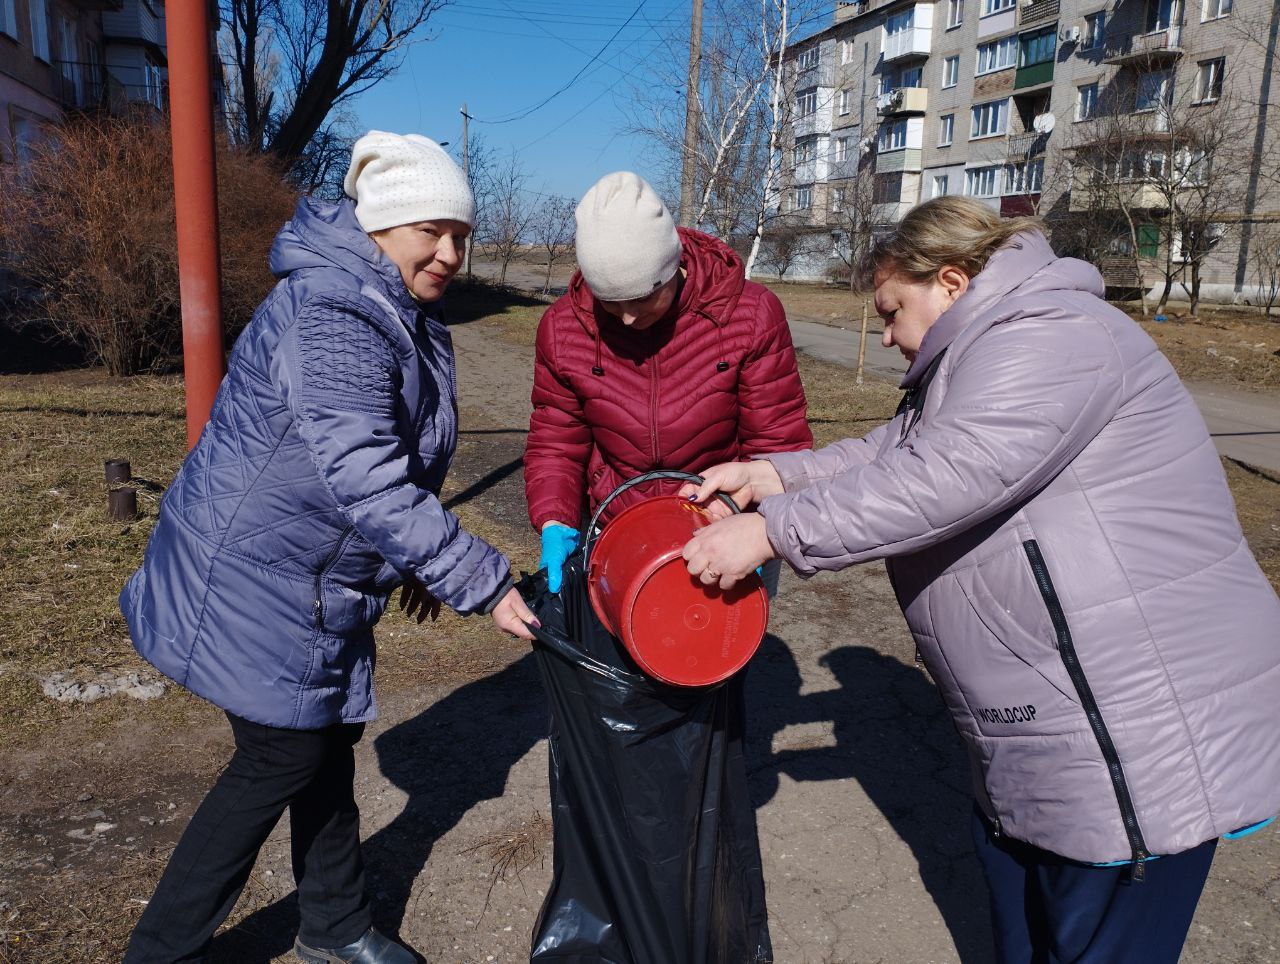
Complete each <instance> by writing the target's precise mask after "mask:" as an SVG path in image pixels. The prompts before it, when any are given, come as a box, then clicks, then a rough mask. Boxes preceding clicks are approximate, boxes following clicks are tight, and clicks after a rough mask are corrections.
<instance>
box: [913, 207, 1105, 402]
mask: <svg viewBox="0 0 1280 964" xmlns="http://www.w3.org/2000/svg"><path fill="white" fill-rule="evenodd" d="M1105 290H1106V289H1105V285H1104V283H1103V280H1102V275H1101V274H1099V273H1098V269H1097V268H1095V267H1094V266H1093V265H1091V264H1089V263H1088V262H1087V261H1078V260H1077V259H1075V258H1059V257H1057V256H1056V255H1055V254H1054V253H1053V248H1051V247H1050V246H1049V242H1048V240H1047V239H1046V238H1045V236H1044V235H1043V234H1041V233H1040V232H1038V231H1023V232H1021V233H1020V234H1015V235H1014V236H1013V237H1012V238H1010V239H1009V241H1008V242H1007V243H1006V244H1005V245H1003V246H1002V247H1001V248H1000V249H999V250H997V251H996V253H995V254H993V255H992V256H991V260H990V261H988V262H987V266H986V267H985V268H983V269H982V270H981V271H980V272H978V274H977V275H976V276H975V277H974V278H973V279H972V280H971V281H970V282H969V290H967V291H966V292H965V293H964V294H963V295H961V296H960V297H959V298H957V299H956V302H955V304H953V305H952V306H951V307H950V308H948V309H947V310H946V311H944V312H943V313H942V314H941V315H939V316H938V320H937V321H935V322H934V323H933V325H931V326H930V328H929V330H928V331H927V332H925V336H924V340H923V341H922V342H921V343H920V352H919V354H917V355H916V360H915V361H914V362H912V363H911V367H910V368H908V369H907V373H906V375H904V376H903V379H902V382H901V385H900V387H902V388H914V387H916V386H917V385H918V384H919V382H920V379H921V378H922V377H923V376H924V373H925V372H926V371H928V370H929V366H930V365H931V364H933V362H934V360H935V359H937V357H938V356H939V355H940V354H942V353H943V352H944V351H945V350H946V349H947V348H948V346H950V345H951V343H952V342H954V341H955V340H956V337H957V336H958V335H959V334H960V333H961V332H962V331H964V330H965V329H966V328H968V327H969V325H970V324H972V323H973V321H974V319H976V318H978V317H980V316H982V315H984V314H986V313H987V312H988V311H990V310H991V309H992V308H993V307H995V306H996V305H997V304H999V303H1000V302H1001V301H1003V300H1004V299H1006V298H1009V297H1023V296H1025V295H1031V294H1048V293H1050V292H1054V291H1084V292H1087V293H1089V294H1091V295H1095V296H1097V297H1099V298H1101V297H1102V296H1103V295H1104V293H1105Z"/></svg>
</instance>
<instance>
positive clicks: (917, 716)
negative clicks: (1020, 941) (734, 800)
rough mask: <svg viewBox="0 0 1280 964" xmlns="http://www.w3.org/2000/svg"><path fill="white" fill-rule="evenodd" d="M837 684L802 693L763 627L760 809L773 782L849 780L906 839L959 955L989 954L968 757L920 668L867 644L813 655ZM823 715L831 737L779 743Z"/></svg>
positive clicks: (750, 710)
mask: <svg viewBox="0 0 1280 964" xmlns="http://www.w3.org/2000/svg"><path fill="white" fill-rule="evenodd" d="M821 665H822V666H824V667H825V668H826V669H827V670H829V671H830V672H831V674H832V675H833V676H834V677H835V679H836V680H837V682H838V683H839V687H838V688H837V689H832V690H825V691H821V692H814V693H809V694H804V695H802V694H801V682H802V681H801V676H800V670H799V667H798V666H797V665H796V661H795V658H794V656H792V654H791V650H790V649H789V648H788V647H787V644H786V643H785V642H783V641H782V640H781V639H779V638H778V637H777V636H774V635H772V634H770V635H768V636H766V637H765V639H764V642H763V644H762V645H761V648H760V651H759V652H758V653H757V654H756V657H755V659H754V660H753V661H752V664H751V670H750V673H749V675H748V677H747V747H746V752H747V766H748V770H749V772H750V782H751V795H752V798H753V801H754V802H755V805H756V808H757V809H759V808H760V807H763V806H764V805H765V804H767V803H768V802H769V801H770V800H772V799H773V797H774V795H775V794H776V793H777V791H778V780H779V776H780V775H781V774H784V773H785V774H786V775H787V776H788V777H790V778H791V779H793V780H796V781H802V782H803V781H811V780H849V779H852V780H856V781H857V782H858V785H859V786H860V787H861V788H862V790H863V792H864V793H865V794H866V795H867V797H868V798H869V799H870V801H871V802H872V803H873V804H874V805H875V806H876V808H877V809H879V811H880V812H881V813H882V814H883V815H884V818H885V820H886V821H887V822H888V823H889V825H890V826H892V827H893V830H894V832H895V833H896V834H897V835H898V836H899V837H900V838H901V839H902V841H903V842H904V843H905V844H906V845H907V846H908V847H909V848H910V850H911V853H912V856H913V857H914V858H915V860H916V862H917V864H918V868H917V869H918V872H919V874H920V879H921V882H922V883H923V885H924V887H925V889H926V890H927V891H928V893H929V896H930V897H931V898H932V899H933V902H934V904H935V905H936V906H937V908H938V911H939V913H940V914H941V915H942V918H943V920H944V922H945V923H946V926H947V929H948V930H949V931H950V932H951V936H952V939H953V940H954V941H955V945H956V950H957V952H958V953H959V955H960V958H961V959H962V960H965V961H970V960H985V959H986V958H987V957H989V956H990V953H991V938H990V929H989V923H988V920H987V916H986V914H987V911H986V902H985V900H984V899H983V897H982V895H984V894H985V893H986V889H985V884H984V883H983V881H982V876H981V872H980V870H979V868H978V864H977V861H976V860H974V859H973V858H972V857H971V853H972V847H971V845H970V843H969V835H968V827H969V811H970V807H971V806H972V803H971V797H970V794H969V792H968V789H967V785H966V783H965V782H964V781H967V779H968V762H967V760H966V759H965V757H964V751H963V748H962V747H961V745H960V742H959V739H958V737H957V736H956V733H955V730H954V729H953V727H952V724H951V720H950V717H949V715H948V714H947V712H946V710H945V707H944V706H943V705H942V701H941V699H940V698H939V696H938V692H937V690H936V689H935V687H934V685H933V683H932V682H931V681H930V680H929V679H928V677H927V676H925V674H924V673H923V672H922V671H921V670H920V669H918V668H916V667H913V666H905V665H903V664H902V663H901V662H900V661H898V660H897V659H894V658H893V657H891V656H886V655H883V654H881V653H878V652H876V651H875V650H874V649H872V648H870V647H868V646H842V647H839V648H837V649H833V650H830V651H829V652H827V653H826V654H825V655H824V656H823V657H822V659H821ZM813 723H818V724H823V723H828V724H830V725H831V733H832V736H833V737H834V742H835V745H834V746H830V745H823V746H811V747H806V746H803V745H799V746H796V747H794V748H791V747H788V746H786V745H782V746H777V747H776V746H775V737H776V736H777V735H778V734H782V733H783V731H784V730H785V729H786V728H787V727H790V726H795V725H796V724H813Z"/></svg>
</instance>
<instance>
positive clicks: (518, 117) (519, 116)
mask: <svg viewBox="0 0 1280 964" xmlns="http://www.w3.org/2000/svg"><path fill="white" fill-rule="evenodd" d="M645 2H646V0H640V3H639V4H637V5H636V8H635V10H633V11H632V12H631V16H629V17H628V18H627V20H626V22H625V23H624V24H623V25H622V26H621V27H619V28H618V29H617V30H615V31H614V33H613V36H612V37H610V38H609V39H608V40H607V41H605V44H604V46H603V47H601V48H600V49H599V50H598V51H596V53H595V54H594V55H593V56H592V57H591V59H590V60H588V61H587V62H586V63H585V64H583V65H582V68H581V69H580V70H579V71H578V72H577V73H576V74H574V75H573V76H572V77H571V78H570V79H569V82H568V83H567V84H565V85H564V86H563V87H561V88H560V89H559V90H557V91H555V92H553V93H551V94H549V95H548V96H546V97H544V98H543V99H542V100H540V101H539V102H538V103H536V104H534V105H533V106H532V107H530V108H528V109H527V110H524V111H521V112H518V113H516V114H515V115H513V116H511V117H505V118H502V119H500V120H490V121H486V120H479V119H476V118H473V120H476V122H477V123H480V124H510V123H511V122H512V121H518V120H521V119H523V118H525V117H528V116H529V115H530V114H532V113H533V112H534V111H536V110H540V109H541V108H543V107H545V106H546V105H547V104H549V103H551V101H552V100H554V99H555V98H557V97H559V96H560V95H561V94H563V93H564V92H565V91H566V90H568V89H569V88H570V87H572V86H573V85H574V84H575V83H577V82H578V78H580V77H581V76H582V75H583V74H584V73H586V71H587V68H588V67H590V66H591V65H592V64H593V63H595V62H596V61H597V60H599V59H600V56H601V55H602V54H603V53H604V52H605V51H606V50H608V49H609V45H610V44H612V43H613V42H614V41H615V40H617V39H618V35H619V34H620V33H622V31H623V29H624V28H625V27H626V26H627V24H629V23H631V21H632V20H634V19H635V18H636V17H637V16H638V15H639V13H640V11H641V10H642V9H644V5H645Z"/></svg>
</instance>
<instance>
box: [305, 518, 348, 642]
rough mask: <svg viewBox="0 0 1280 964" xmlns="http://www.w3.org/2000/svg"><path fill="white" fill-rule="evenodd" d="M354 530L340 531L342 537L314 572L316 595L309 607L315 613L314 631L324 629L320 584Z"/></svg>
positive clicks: (321, 585) (322, 588) (322, 597)
mask: <svg viewBox="0 0 1280 964" xmlns="http://www.w3.org/2000/svg"><path fill="white" fill-rule="evenodd" d="M355 529H356V527H355V526H353V525H348V526H347V527H346V528H345V529H343V530H342V535H340V536H338V541H337V542H336V543H334V546H333V548H332V549H330V550H329V554H328V555H327V556H325V557H324V562H323V563H321V565H320V568H319V569H317V570H316V579H315V590H316V595H315V602H314V603H313V604H312V607H311V608H312V610H313V611H314V613H315V619H316V629H324V585H323V583H322V580H323V579H324V574H325V573H326V572H328V571H329V568H330V567H331V566H333V564H334V563H336V562H337V561H338V556H339V555H340V554H341V553H342V548H343V546H345V545H346V544H347V539H348V537H349V536H350V535H351V533H353V532H354V531H355Z"/></svg>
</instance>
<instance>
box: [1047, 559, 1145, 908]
mask: <svg viewBox="0 0 1280 964" xmlns="http://www.w3.org/2000/svg"><path fill="white" fill-rule="evenodd" d="M1022 548H1023V549H1024V550H1026V553H1027V559H1028V560H1029V561H1030V562H1031V571H1032V573H1033V574H1034V575H1035V579H1036V585H1037V586H1038V587H1039V589H1040V595H1041V596H1042V597H1043V598H1044V604H1045V607H1046V608H1047V609H1048V610H1049V619H1050V621H1051V622H1052V623H1053V630H1054V633H1055V634H1056V635H1057V638H1058V655H1059V656H1060V657H1061V658H1062V662H1063V665H1064V666H1066V668H1067V675H1068V676H1070V677H1071V683H1072V685H1073V686H1075V690H1076V694H1077V695H1078V696H1079V697H1080V706H1081V708H1083V709H1084V713H1085V716H1086V717H1087V718H1088V720H1089V727H1090V728H1091V729H1092V730H1093V736H1094V739H1096V740H1097V741H1098V748H1099V749H1100V750H1101V751H1102V757H1103V759H1104V760H1105V761H1106V763H1107V771H1108V772H1109V773H1110V775H1111V786H1112V789H1113V790H1114V791H1115V795H1116V803H1117V804H1119V806H1120V819H1121V821H1122V822H1123V823H1124V831H1125V835H1126V836H1127V837H1128V838H1129V849H1130V850H1131V851H1132V852H1133V870H1132V879H1133V881H1134V882H1135V883H1141V882H1142V881H1143V880H1145V879H1146V868H1145V861H1146V860H1147V858H1148V857H1150V856H1151V853H1150V851H1148V850H1147V844H1146V841H1145V840H1143V838H1142V828H1141V827H1139V826H1138V814H1137V812H1136V811H1135V810H1134V806H1133V797H1132V796H1130V794H1129V784H1128V781H1126V780H1125V776H1124V767H1122V766H1121V764H1120V754H1119V753H1117V752H1116V745H1115V743H1114V742H1113V741H1112V739H1111V734H1110V733H1109V732H1108V731H1107V724H1106V722H1105V721H1104V720H1103V719H1102V713H1101V711H1100V710H1099V709H1098V702H1097V700H1095V699H1094V697H1093V690H1092V689H1091V688H1090V686H1089V680H1088V679H1087V678H1086V677H1085V674H1084V668H1083V667H1082V666H1081V665H1080V657H1079V656H1078V655H1077V654H1076V647H1075V643H1074V642H1073V641H1072V639H1071V629H1070V627H1068V626H1067V617H1066V614H1065V613H1063V611H1062V603H1061V602H1060V601H1059V599H1058V594H1057V592H1056V591H1055V590H1054V588H1053V581H1052V580H1051V579H1050V578H1049V570H1048V567H1046V566H1045V562H1044V556H1043V555H1042V554H1041V552H1040V545H1039V543H1037V542H1036V540H1035V539H1028V540H1026V541H1025V542H1023V543H1022Z"/></svg>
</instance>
